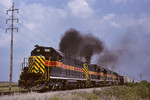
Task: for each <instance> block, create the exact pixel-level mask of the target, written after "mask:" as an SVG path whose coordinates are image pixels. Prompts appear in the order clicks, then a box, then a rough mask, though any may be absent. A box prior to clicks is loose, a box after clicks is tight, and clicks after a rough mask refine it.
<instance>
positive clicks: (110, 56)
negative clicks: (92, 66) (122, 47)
mask: <svg viewBox="0 0 150 100" xmlns="http://www.w3.org/2000/svg"><path fill="white" fill-rule="evenodd" d="M118 59H119V54H117V52H116V51H112V50H109V49H108V48H106V47H105V48H104V50H103V52H102V53H101V54H100V55H99V57H98V59H97V64H98V65H101V66H103V67H108V66H111V68H112V69H114V68H115V67H116V66H117V64H118Z"/></svg>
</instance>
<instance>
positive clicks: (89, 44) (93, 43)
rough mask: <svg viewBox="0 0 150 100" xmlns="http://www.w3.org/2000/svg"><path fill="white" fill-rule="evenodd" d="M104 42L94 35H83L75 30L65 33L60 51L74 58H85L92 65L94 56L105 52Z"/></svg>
mask: <svg viewBox="0 0 150 100" xmlns="http://www.w3.org/2000/svg"><path fill="white" fill-rule="evenodd" d="M103 48H104V46H103V42H102V41H101V40H99V39H98V38H96V37H94V36H93V35H92V34H87V35H84V34H81V33H80V32H79V31H77V30H75V29H70V30H68V31H67V32H65V34H64V36H63V37H62V39H61V41H60V44H59V49H60V51H61V52H63V53H64V54H67V55H71V56H73V57H84V58H85V59H86V62H88V63H90V61H91V57H92V56H93V55H94V54H100V53H101V52H102V50H103Z"/></svg>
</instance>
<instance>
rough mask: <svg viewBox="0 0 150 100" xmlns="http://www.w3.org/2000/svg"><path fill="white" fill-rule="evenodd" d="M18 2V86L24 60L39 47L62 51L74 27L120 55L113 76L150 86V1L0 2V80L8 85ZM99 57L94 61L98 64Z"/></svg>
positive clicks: (15, 61)
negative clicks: (12, 33) (131, 79)
mask: <svg viewBox="0 0 150 100" xmlns="http://www.w3.org/2000/svg"><path fill="white" fill-rule="evenodd" d="M12 2H14V3H15V8H16V9H19V13H18V14H17V12H15V18H19V22H18V23H17V22H14V27H17V28H18V29H19V30H18V32H16V30H14V47H13V48H14V49H13V50H14V51H13V82H17V81H18V79H19V76H18V74H19V68H20V64H21V61H22V58H23V57H29V56H30V52H31V50H33V49H34V45H36V44H38V45H40V46H50V47H54V48H56V49H59V43H60V40H61V38H62V36H63V35H64V33H65V32H66V31H67V30H69V29H71V28H73V29H76V30H78V31H79V32H81V33H83V34H89V33H90V34H92V35H93V36H95V37H97V38H99V39H100V40H101V41H103V42H104V44H105V45H106V46H107V48H109V50H110V51H114V52H115V53H117V54H118V62H117V64H116V67H115V69H114V71H116V72H118V73H119V74H121V75H125V76H130V77H132V78H134V79H136V80H139V74H142V78H143V79H144V80H147V81H149V82H150V77H149V76H150V45H149V44H150V6H149V5H150V0H0V69H1V70H0V81H9V72H10V33H11V31H7V33H5V29H6V28H9V26H10V24H11V23H10V21H9V22H8V23H7V24H6V19H7V18H9V17H10V15H11V13H10V12H9V13H8V15H6V10H8V9H9V8H10V7H11V6H12ZM96 59H97V55H94V56H93V57H92V63H95V62H96Z"/></svg>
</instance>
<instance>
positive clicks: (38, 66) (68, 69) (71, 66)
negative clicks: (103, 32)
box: [19, 45, 123, 90]
mask: <svg viewBox="0 0 150 100" xmlns="http://www.w3.org/2000/svg"><path fill="white" fill-rule="evenodd" d="M26 60H27V61H26ZM20 71H21V72H20V78H19V86H20V87H21V88H26V89H30V90H43V89H66V88H85V87H95V86H103V85H115V84H123V77H122V76H120V75H119V74H117V73H116V72H113V71H110V70H108V69H105V68H102V66H97V65H94V64H88V63H87V62H83V61H81V60H78V59H75V58H73V57H71V56H67V55H64V54H63V53H62V52H60V51H59V50H56V49H54V48H52V47H42V46H38V45H36V46H35V49H34V50H33V51H32V52H31V56H30V57H29V58H28V59H25V58H24V60H23V61H22V63H21V66H20Z"/></svg>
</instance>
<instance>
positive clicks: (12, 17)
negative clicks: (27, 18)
mask: <svg viewBox="0 0 150 100" xmlns="http://www.w3.org/2000/svg"><path fill="white" fill-rule="evenodd" d="M9 11H10V12H11V13H12V14H11V16H10V17H9V18H8V19H6V23H7V21H9V20H11V26H10V27H9V28H7V29H6V32H7V30H11V55H10V80H9V91H11V83H12V70H13V31H14V29H16V30H17V31H18V28H14V20H17V22H18V18H14V11H17V13H18V9H15V8H14V3H13V4H12V7H11V8H10V9H9V10H7V15H8V12H9Z"/></svg>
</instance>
